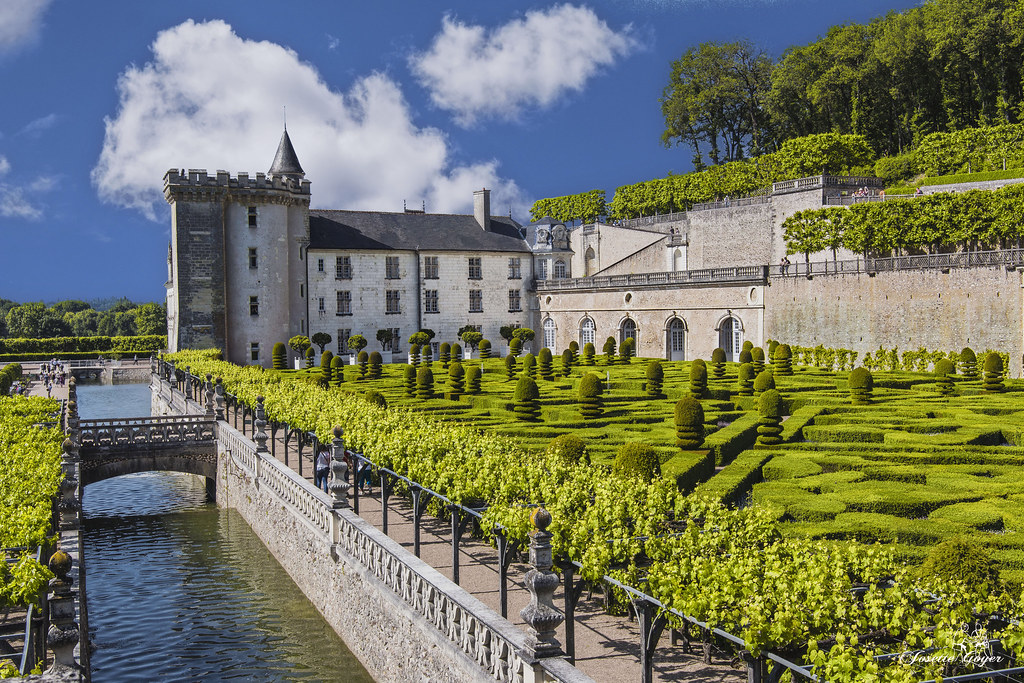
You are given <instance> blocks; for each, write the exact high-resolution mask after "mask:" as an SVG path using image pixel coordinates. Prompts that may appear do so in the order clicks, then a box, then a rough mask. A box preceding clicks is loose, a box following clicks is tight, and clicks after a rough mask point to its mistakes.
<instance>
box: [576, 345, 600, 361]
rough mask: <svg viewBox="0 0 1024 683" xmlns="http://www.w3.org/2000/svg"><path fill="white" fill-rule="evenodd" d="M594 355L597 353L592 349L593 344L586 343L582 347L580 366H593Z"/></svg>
mask: <svg viewBox="0 0 1024 683" xmlns="http://www.w3.org/2000/svg"><path fill="white" fill-rule="evenodd" d="M595 353H597V349H595V348H594V345H593V344H591V343H590V342H587V343H586V344H584V345H583V356H582V359H581V360H580V365H593V364H594V354H595Z"/></svg>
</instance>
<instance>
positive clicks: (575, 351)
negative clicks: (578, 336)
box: [569, 341, 580, 365]
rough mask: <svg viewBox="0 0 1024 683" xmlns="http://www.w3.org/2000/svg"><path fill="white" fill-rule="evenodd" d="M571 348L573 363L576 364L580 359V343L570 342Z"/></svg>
mask: <svg viewBox="0 0 1024 683" xmlns="http://www.w3.org/2000/svg"><path fill="white" fill-rule="evenodd" d="M569 350H570V351H572V363H573V365H575V364H576V363H577V362H578V361H579V359H580V345H579V342H577V341H571V342H569Z"/></svg>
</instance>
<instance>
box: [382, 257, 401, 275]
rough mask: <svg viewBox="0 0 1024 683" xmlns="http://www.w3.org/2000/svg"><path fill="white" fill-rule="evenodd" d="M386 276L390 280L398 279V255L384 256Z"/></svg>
mask: <svg viewBox="0 0 1024 683" xmlns="http://www.w3.org/2000/svg"><path fill="white" fill-rule="evenodd" d="M384 277H385V278H386V279H388V280H397V279H398V278H399V277H400V275H399V274H398V257H397V256H385V257H384Z"/></svg>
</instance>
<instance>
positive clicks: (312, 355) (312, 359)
mask: <svg viewBox="0 0 1024 683" xmlns="http://www.w3.org/2000/svg"><path fill="white" fill-rule="evenodd" d="M314 363H316V351H314V350H313V347H312V346H310V347H309V348H308V349H306V367H307V368H311V367H313V364H314Z"/></svg>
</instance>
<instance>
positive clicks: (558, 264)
mask: <svg viewBox="0 0 1024 683" xmlns="http://www.w3.org/2000/svg"><path fill="white" fill-rule="evenodd" d="M566 277H568V275H567V274H566V272H565V261H563V260H562V259H558V260H557V261H555V279H556V280H558V279H564V278H566Z"/></svg>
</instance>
